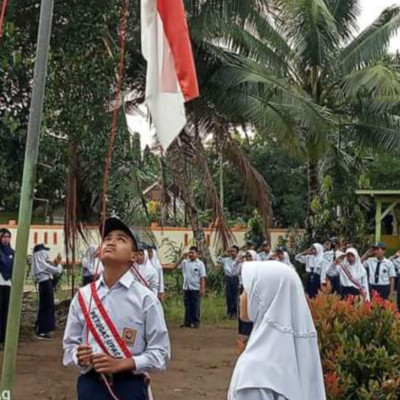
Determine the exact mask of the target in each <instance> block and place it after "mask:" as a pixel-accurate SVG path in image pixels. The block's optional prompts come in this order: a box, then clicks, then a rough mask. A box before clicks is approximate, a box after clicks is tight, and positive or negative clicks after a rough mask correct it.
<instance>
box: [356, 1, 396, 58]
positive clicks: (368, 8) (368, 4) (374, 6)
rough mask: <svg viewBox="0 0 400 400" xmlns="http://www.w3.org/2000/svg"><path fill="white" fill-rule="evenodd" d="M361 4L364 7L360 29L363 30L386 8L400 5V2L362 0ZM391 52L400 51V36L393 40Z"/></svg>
mask: <svg viewBox="0 0 400 400" xmlns="http://www.w3.org/2000/svg"><path fill="white" fill-rule="evenodd" d="M360 3H361V7H362V13H361V17H360V28H361V29H363V28H365V27H366V26H368V25H369V24H371V23H372V22H373V21H374V20H375V19H376V18H377V17H378V16H379V14H380V13H381V12H382V11H383V10H384V9H385V8H387V7H390V6H392V5H400V0H361V2H360ZM391 50H392V51H396V50H400V35H399V36H397V37H396V38H394V39H393V41H392V44H391Z"/></svg>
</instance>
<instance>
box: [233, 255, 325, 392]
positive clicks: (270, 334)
mask: <svg viewBox="0 0 400 400" xmlns="http://www.w3.org/2000/svg"><path fill="white" fill-rule="evenodd" d="M242 274H243V286H244V292H243V294H242V297H241V318H243V319H244V320H249V321H252V322H253V323H254V328H253V332H252V334H251V336H250V339H249V341H248V343H247V346H246V349H245V351H244V352H243V354H242V355H241V356H240V358H239V359H238V361H237V364H236V366H235V369H234V372H233V375H232V379H231V383H230V388H229V392H228V400H325V399H326V395H325V388H324V378H323V372H322V366H321V358H320V354H319V349H318V339H317V332H316V329H315V327H314V323H313V320H312V316H311V312H310V310H309V308H308V304H307V299H306V297H305V295H304V289H303V286H302V283H301V280H300V278H299V276H298V274H297V273H296V272H295V271H294V270H293V269H292V268H290V267H289V266H286V265H283V264H282V263H280V262H276V261H269V262H268V268H266V265H265V263H263V262H251V263H244V265H243V272H242Z"/></svg>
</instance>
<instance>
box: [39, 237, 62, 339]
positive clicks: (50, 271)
mask: <svg viewBox="0 0 400 400" xmlns="http://www.w3.org/2000/svg"><path fill="white" fill-rule="evenodd" d="M49 250H50V249H49V248H47V247H45V245H44V244H38V245H37V246H35V247H34V249H33V264H32V278H33V280H34V282H35V283H37V284H38V286H39V311H38V316H37V321H36V337H37V338H38V339H39V340H51V339H52V337H51V332H53V331H54V330H55V329H56V311H55V306H54V283H53V280H54V277H55V276H57V275H61V273H62V266H61V261H62V259H61V255H58V256H57V258H56V259H55V260H54V263H53V264H54V265H52V264H50V262H49V261H48V260H49V258H50V257H49Z"/></svg>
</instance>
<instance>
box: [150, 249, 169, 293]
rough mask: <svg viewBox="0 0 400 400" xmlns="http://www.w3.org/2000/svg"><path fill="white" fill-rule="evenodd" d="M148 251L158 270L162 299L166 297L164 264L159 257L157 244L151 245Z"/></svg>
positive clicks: (159, 289) (159, 291) (159, 290)
mask: <svg viewBox="0 0 400 400" xmlns="http://www.w3.org/2000/svg"><path fill="white" fill-rule="evenodd" d="M147 253H148V255H149V259H150V261H151V264H152V265H153V267H154V269H155V270H156V272H157V274H158V298H159V299H160V300H162V298H163V297H164V293H165V287H164V269H163V266H162V264H161V262H160V259H159V257H158V252H157V248H156V247H155V246H152V247H150V246H149V247H148V249H147Z"/></svg>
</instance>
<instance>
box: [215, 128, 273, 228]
mask: <svg viewBox="0 0 400 400" xmlns="http://www.w3.org/2000/svg"><path fill="white" fill-rule="evenodd" d="M227 136H228V134H226V135H225V139H224V140H223V142H222V148H223V152H224V155H225V157H226V159H227V160H229V161H230V162H231V163H232V165H234V166H235V168H237V169H239V170H240V171H241V173H242V174H243V179H244V182H245V185H246V191H247V193H248V196H249V198H250V199H251V200H252V201H253V203H254V205H255V207H257V208H258V210H259V211H260V214H261V216H262V219H263V224H264V230H265V233H266V234H267V235H268V232H269V229H270V227H271V221H272V208H271V204H272V202H271V189H270V187H269V185H268V184H267V182H266V181H265V179H264V177H263V176H262V175H261V174H260V173H259V172H258V171H257V169H256V168H254V166H253V165H252V164H251V163H250V161H249V159H248V157H247V156H246V154H245V153H244V152H243V150H242V149H241V148H240V147H239V146H238V145H237V144H236V143H235V141H234V140H233V139H232V138H230V137H227Z"/></svg>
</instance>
